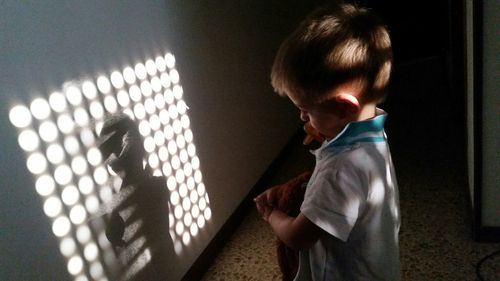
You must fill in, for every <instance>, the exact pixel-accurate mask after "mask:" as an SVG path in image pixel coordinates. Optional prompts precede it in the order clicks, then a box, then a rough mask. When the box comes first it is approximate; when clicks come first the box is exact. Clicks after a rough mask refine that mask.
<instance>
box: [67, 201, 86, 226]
mask: <svg viewBox="0 0 500 281" xmlns="http://www.w3.org/2000/svg"><path fill="white" fill-rule="evenodd" d="M69 217H70V219H71V222H73V223H74V224H81V223H82V222H84V221H85V219H86V218H87V212H86V211H85V208H84V207H83V206H82V205H76V206H74V207H73V208H71V211H70V212H69Z"/></svg>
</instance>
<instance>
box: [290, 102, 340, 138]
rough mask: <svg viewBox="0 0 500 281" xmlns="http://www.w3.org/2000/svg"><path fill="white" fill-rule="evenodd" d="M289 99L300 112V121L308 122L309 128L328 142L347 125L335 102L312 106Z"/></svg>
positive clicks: (311, 104)
mask: <svg viewBox="0 0 500 281" xmlns="http://www.w3.org/2000/svg"><path fill="white" fill-rule="evenodd" d="M289 98H290V100H291V101H292V102H293V103H294V104H295V106H296V107H297V108H298V109H299V110H300V119H301V120H302V121H304V122H310V124H311V126H312V127H313V128H314V129H316V130H317V131H318V132H319V133H320V134H321V135H322V136H323V137H325V138H326V139H328V140H330V139H333V138H335V137H336V136H337V135H338V134H339V133H340V132H341V131H342V130H343V129H344V127H345V126H346V125H347V123H349V119H348V118H346V114H345V112H344V110H343V108H342V106H341V105H339V104H338V103H336V102H335V101H326V102H323V103H321V104H314V103H308V102H305V101H301V100H299V99H297V98H294V97H292V96H289Z"/></svg>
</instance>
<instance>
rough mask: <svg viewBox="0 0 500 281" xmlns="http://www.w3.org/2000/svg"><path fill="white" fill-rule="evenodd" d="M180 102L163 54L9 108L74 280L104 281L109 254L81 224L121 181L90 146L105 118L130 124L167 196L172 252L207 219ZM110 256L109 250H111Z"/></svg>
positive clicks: (171, 62)
mask: <svg viewBox="0 0 500 281" xmlns="http://www.w3.org/2000/svg"><path fill="white" fill-rule="evenodd" d="M187 110H188V106H187V105H186V103H185V102H184V100H183V89H182V87H181V85H180V84H179V73H178V72H177V70H176V69H175V58H174V56H173V55H172V54H170V53H167V54H166V55H165V56H159V57H157V58H156V59H154V60H152V59H151V60H147V61H146V62H145V63H139V64H137V65H135V66H130V67H126V68H125V69H123V70H122V71H113V72H112V73H111V74H110V75H109V76H106V75H102V76H99V77H97V78H96V79H95V80H87V81H84V82H83V83H68V85H66V86H65V87H64V88H63V89H62V90H61V91H59V92H54V93H51V94H50V95H49V96H48V98H47V99H45V98H41V97H39V98H36V99H34V100H33V101H31V103H30V104H28V105H25V104H18V105H15V106H13V107H12V108H11V110H10V112H9V119H10V121H11V123H12V124H13V125H14V126H15V127H17V128H18V130H19V135H18V142H19V146H20V147H21V148H22V149H23V150H24V151H25V152H26V155H27V160H26V165H27V168H28V170H29V171H30V172H31V173H32V174H33V175H34V177H35V189H36V192H37V193H38V194H39V195H40V196H41V198H42V199H43V211H44V212H45V214H46V215H47V216H48V217H49V218H50V219H51V221H52V231H53V233H54V235H56V236H57V237H59V239H60V250H61V253H62V254H63V255H64V256H65V257H66V258H67V269H68V271H69V272H70V273H71V274H72V275H73V276H75V280H106V279H107V276H108V274H107V271H106V267H105V266H104V267H103V265H106V263H107V262H108V260H109V258H110V257H109V254H108V253H109V252H110V251H103V250H105V249H110V244H109V242H108V241H107V239H106V237H105V235H104V230H103V229H102V227H101V228H100V229H96V228H93V227H91V226H90V224H89V223H88V220H89V218H90V217H91V216H92V215H93V214H95V213H96V212H97V211H98V209H99V206H100V205H101V204H102V203H103V202H107V201H109V200H110V199H111V198H112V196H113V194H114V193H116V192H118V191H119V188H120V185H121V180H120V178H119V177H118V176H116V175H115V174H114V173H113V172H112V171H111V170H110V169H108V167H106V165H105V164H104V163H103V161H104V160H103V159H102V156H101V153H100V152H99V150H98V148H97V146H96V140H97V135H98V134H97V132H98V131H99V130H100V128H102V124H103V121H104V119H105V116H106V115H108V114H113V113H116V112H118V111H120V112H124V113H126V114H127V115H129V116H130V117H131V118H132V119H133V120H135V121H136V122H137V124H138V126H139V130H140V133H141V134H142V136H143V138H144V148H145V150H146V152H147V153H146V159H144V161H145V162H147V163H148V164H149V166H150V167H151V168H152V169H153V171H154V175H157V176H160V175H163V176H165V178H166V186H167V187H168V189H169V191H170V202H169V203H168V208H169V211H170V212H169V221H170V235H171V238H172V241H173V244H174V249H175V251H176V253H177V254H180V253H181V252H182V251H183V249H184V247H186V246H188V245H189V244H190V242H191V239H192V238H193V237H195V236H196V235H197V234H198V232H199V231H200V229H202V228H203V227H204V226H205V223H206V221H208V220H210V219H211V215H212V214H211V210H210V206H209V198H208V194H207V192H206V190H205V185H204V184H203V179H202V173H201V171H200V160H199V158H198V157H197V155H196V147H195V144H194V142H193V132H192V131H191V129H190V119H189V117H188V115H187ZM111 252H112V251H111Z"/></svg>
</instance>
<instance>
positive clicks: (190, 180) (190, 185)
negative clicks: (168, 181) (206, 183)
mask: <svg viewBox="0 0 500 281" xmlns="http://www.w3.org/2000/svg"><path fill="white" fill-rule="evenodd" d="M194 185H195V182H194V179H193V177H189V178H188V179H187V187H188V189H189V190H192V189H193V188H194Z"/></svg>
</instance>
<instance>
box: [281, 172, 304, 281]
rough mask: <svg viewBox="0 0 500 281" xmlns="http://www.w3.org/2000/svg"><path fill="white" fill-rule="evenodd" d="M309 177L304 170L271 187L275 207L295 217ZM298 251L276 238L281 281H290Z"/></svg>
mask: <svg viewBox="0 0 500 281" xmlns="http://www.w3.org/2000/svg"><path fill="white" fill-rule="evenodd" d="M310 177H311V172H304V173H302V174H300V175H299V176H297V177H295V178H293V179H291V180H290V181H288V182H286V183H284V184H281V185H277V186H275V187H272V188H277V190H276V193H275V194H276V197H275V198H276V201H277V202H274V206H275V208H277V209H279V210H281V211H282V212H284V213H286V214H287V215H289V216H293V217H296V216H298V215H299V213H300V205H302V201H304V193H305V191H306V183H307V182H308V181H309V178H310ZM298 254H299V253H298V252H297V251H295V250H293V249H291V248H289V247H288V246H286V245H285V243H283V242H282V241H281V240H279V238H278V239H277V256H278V264H279V267H280V270H281V273H282V274H283V279H282V280H283V281H292V280H293V278H294V277H295V275H296V274H297V270H298V267H299V255H298Z"/></svg>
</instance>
